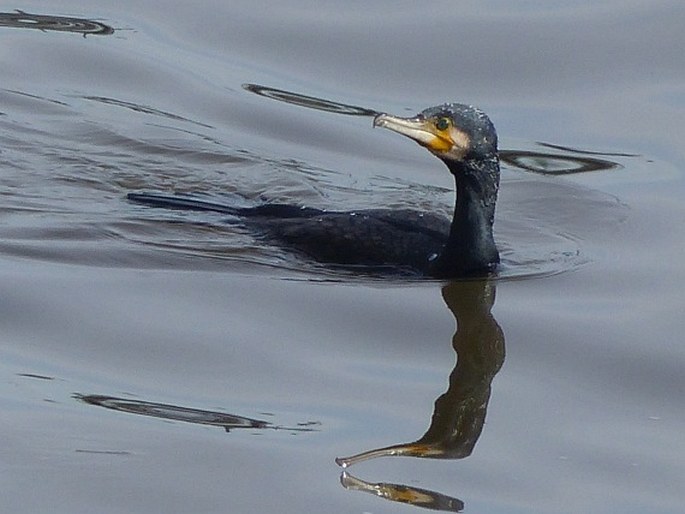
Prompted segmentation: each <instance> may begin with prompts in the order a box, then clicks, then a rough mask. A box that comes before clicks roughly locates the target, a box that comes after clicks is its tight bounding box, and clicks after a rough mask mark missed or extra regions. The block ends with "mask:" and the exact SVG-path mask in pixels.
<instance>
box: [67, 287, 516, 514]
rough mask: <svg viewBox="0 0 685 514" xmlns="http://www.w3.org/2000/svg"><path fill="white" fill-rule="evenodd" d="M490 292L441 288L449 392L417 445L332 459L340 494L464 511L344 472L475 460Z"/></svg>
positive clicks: (499, 350)
mask: <svg viewBox="0 0 685 514" xmlns="http://www.w3.org/2000/svg"><path fill="white" fill-rule="evenodd" d="M495 284H496V282H495V281H492V280H467V281H455V282H451V283H449V284H447V285H445V286H444V287H443V288H442V297H443V300H444V301H445V304H446V305H447V307H448V309H449V310H450V312H451V313H452V315H453V316H454V319H455V322H456V325H457V329H456V332H455V334H454V336H453V337H452V341H451V345H452V348H453V349H454V352H455V358H456V364H455V366H454V368H453V370H452V372H451V373H450V376H449V386H448V388H447V391H446V392H445V393H444V394H442V395H441V396H440V397H439V398H438V399H437V400H436V401H435V404H434V410H433V415H432V418H431V421H430V426H429V428H428V430H427V431H426V433H425V434H424V435H423V436H421V437H420V438H419V439H417V440H416V441H413V442H410V443H402V444H393V445H390V446H386V447H383V448H378V449H373V450H369V451H365V452H362V453H359V454H356V455H353V456H350V457H340V458H336V459H335V461H336V463H338V464H339V465H340V466H342V467H343V468H345V471H344V472H343V473H342V475H341V476H340V482H341V484H342V486H343V487H344V488H345V489H348V490H355V491H363V492H367V493H370V494H373V495H375V496H379V497H381V498H384V499H386V500H390V501H394V502H399V503H405V504H411V505H415V506H418V507H424V508H429V509H433V510H442V511H449V512H459V511H461V510H462V509H463V508H464V503H463V502H462V501H461V500H459V499H457V498H454V497H451V496H448V495H444V494H442V493H438V492H435V491H431V490H429V489H423V488H417V487H413V486H409V485H404V484H394V483H386V482H377V483H372V482H367V481H364V480H362V479H360V478H357V477H355V476H353V475H351V474H350V473H349V468H350V466H352V465H354V464H357V463H360V462H362V461H366V460H369V459H375V458H380V457H388V456H404V457H418V458H428V459H464V458H466V457H468V456H469V455H471V454H472V452H473V450H474V448H475V446H476V443H477V442H478V439H479V437H480V435H481V432H482V430H483V425H484V423H485V418H486V414H487V409H488V403H489V400H490V393H491V384H492V380H493V379H494V377H495V375H496V374H497V372H498V371H499V370H500V368H501V367H502V364H503V363H504V356H505V349H504V333H503V331H502V329H501V328H500V326H499V324H498V323H497V321H496V320H495V318H494V317H493V315H492V307H493V305H494V302H495V289H496V287H495ZM74 398H75V399H77V400H79V401H82V402H84V403H87V404H89V405H95V406H99V407H104V408H107V409H111V410H114V411H118V412H125V413H129V414H137V415H143V416H149V417H154V418H162V419H165V420H171V421H182V422H186V423H194V424H200V425H211V426H218V427H222V428H224V429H225V430H226V431H227V432H228V431H230V430H233V429H252V430H266V429H272V430H286V431H291V432H314V431H318V430H320V429H319V428H313V425H320V423H318V422H311V421H309V422H304V423H298V424H297V426H295V427H286V426H279V425H274V424H272V423H269V422H267V421H264V420H260V419H253V418H248V417H244V416H239V415H234V414H228V413H223V412H216V411H207V410H201V409H195V408H188V407H180V406H176V405H169V404H163V403H154V402H147V401H140V400H135V399H125V398H117V397H112V396H103V395H82V394H75V395H74Z"/></svg>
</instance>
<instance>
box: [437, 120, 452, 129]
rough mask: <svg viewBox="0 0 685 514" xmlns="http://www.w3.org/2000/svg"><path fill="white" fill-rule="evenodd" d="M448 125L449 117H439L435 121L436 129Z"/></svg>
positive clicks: (445, 127)
mask: <svg viewBox="0 0 685 514" xmlns="http://www.w3.org/2000/svg"><path fill="white" fill-rule="evenodd" d="M449 126H450V119H449V118H440V119H438V121H436V122H435V128H436V129H438V130H447V128H448V127H449Z"/></svg>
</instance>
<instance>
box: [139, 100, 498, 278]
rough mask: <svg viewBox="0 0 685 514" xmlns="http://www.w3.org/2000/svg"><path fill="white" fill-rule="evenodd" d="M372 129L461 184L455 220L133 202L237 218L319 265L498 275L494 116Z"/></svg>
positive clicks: (460, 108) (419, 119) (384, 118)
mask: <svg viewBox="0 0 685 514" xmlns="http://www.w3.org/2000/svg"><path fill="white" fill-rule="evenodd" d="M374 125H376V126H383V127H386V128H389V129H390V130H394V131H396V132H399V133H402V134H403V135H406V136H407V137H410V138H411V139H414V140H416V141H417V142H419V144H421V145H422V146H424V147H426V148H427V149H428V150H429V151H431V152H432V153H433V154H435V155H436V156H437V157H439V158H440V159H441V160H443V162H445V164H446V165H447V167H448V169H449V170H450V172H451V173H452V175H453V176H454V179H455V186H456V190H457V191H456V192H457V201H456V205H455V212H454V217H453V220H452V221H451V222H450V220H448V219H447V218H444V217H441V216H438V215H435V214H432V213H422V212H418V211H414V210H409V209H397V210H394V209H369V210H358V211H351V212H343V211H329V210H321V209H315V208H309V207H300V206H297V205H284V204H269V203H267V204H263V205H258V206H254V207H232V206H230V205H222V204H218V203H212V202H205V201H202V200H199V199H197V198H193V197H180V196H166V195H157V194H150V193H131V194H130V195H129V196H128V198H129V199H130V200H132V201H136V202H139V203H144V204H148V205H153V206H158V207H168V208H184V209H193V210H207V211H217V212H224V213H226V214H230V215H232V216H236V217H237V218H238V220H239V222H240V223H242V224H244V225H245V226H246V227H247V228H250V229H252V230H254V232H255V235H257V236H258V237H261V238H264V239H266V240H268V241H271V242H273V243H274V244H279V245H282V246H284V247H287V248H290V249H293V250H295V251H297V252H298V253H301V254H303V255H306V256H307V257H309V258H311V259H314V260H316V261H318V262H322V263H329V264H333V265H342V266H355V267H368V268H369V269H373V270H374V271H375V272H377V271H378V270H379V269H381V270H384V271H388V272H391V273H393V272H394V273H406V272H413V273H417V274H422V275H426V276H433V277H459V276H467V275H474V274H484V273H488V272H490V271H492V270H493V269H494V268H495V267H496V265H497V263H498V262H499V254H498V252H497V248H496V246H495V243H494V239H493V235H492V225H493V223H494V212H495V203H496V200H497V191H498V187H499V161H498V158H497V135H496V132H495V129H494V127H493V125H492V123H491V122H490V120H489V119H488V117H487V116H486V115H485V114H483V113H482V112H481V111H479V110H477V109H474V108H472V107H469V106H465V105H461V104H445V105H442V106H439V107H433V108H430V109H427V110H425V111H423V112H422V113H421V114H419V115H418V116H416V117H414V118H397V117H393V116H389V115H384V114H382V115H379V116H377V117H376V120H375V121H374Z"/></svg>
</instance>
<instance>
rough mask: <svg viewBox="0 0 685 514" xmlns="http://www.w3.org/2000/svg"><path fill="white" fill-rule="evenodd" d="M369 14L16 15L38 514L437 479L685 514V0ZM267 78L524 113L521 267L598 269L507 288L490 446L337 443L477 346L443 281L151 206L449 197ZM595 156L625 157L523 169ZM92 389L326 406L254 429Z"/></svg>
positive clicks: (17, 199)
mask: <svg viewBox="0 0 685 514" xmlns="http://www.w3.org/2000/svg"><path fill="white" fill-rule="evenodd" d="M129 4H130V5H129ZM356 7H358V6H353V7H350V6H347V5H346V6H344V7H343V8H341V7H340V5H339V3H336V2H319V3H318V4H317V8H316V9H312V8H311V5H308V4H305V3H301V2H298V1H289V2H284V3H277V4H276V3H270V4H269V5H268V6H266V5H261V4H259V3H257V4H256V3H255V2H254V1H250V2H246V1H241V0H239V1H236V2H230V3H216V4H212V5H209V4H207V5H204V6H202V8H200V9H198V6H197V5H196V4H192V3H173V2H172V3H168V4H166V5H165V6H163V7H162V8H160V5H159V3H149V4H148V3H145V2H143V3H140V2H136V3H135V5H134V3H132V2H129V3H128V4H127V3H126V2H124V3H123V4H117V5H116V6H113V5H110V4H106V3H103V2H98V1H95V2H91V3H89V4H88V7H87V9H86V11H83V9H84V8H83V7H80V8H79V9H78V10H77V11H76V12H75V11H74V9H73V7H72V6H68V5H60V4H59V3H58V4H51V7H50V8H51V10H53V12H54V13H56V14H59V15H60V16H62V17H65V18H68V19H74V18H79V19H83V20H95V21H96V22H98V23H103V24H104V25H106V26H110V27H115V33H114V34H110V35H108V36H107V37H91V36H87V37H85V38H84V37H82V35H81V33H78V32H77V33H70V32H58V31H52V30H45V31H39V30H35V27H32V29H31V30H27V29H23V28H7V27H5V26H0V37H2V38H3V42H2V51H0V54H1V55H0V58H1V59H2V68H3V85H2V87H3V89H1V90H0V167H1V168H2V173H1V175H2V177H1V178H0V196H1V198H2V202H0V203H1V204H2V206H1V208H0V260H1V261H2V266H0V269H1V270H2V271H1V273H2V280H1V281H0V284H2V285H1V286H0V289H1V293H2V298H3V301H2V304H1V305H0V320H1V321H2V326H3V345H2V351H0V354H1V356H2V364H1V365H0V405H2V412H3V419H4V422H3V439H4V441H5V445H4V453H3V463H4V465H5V467H6V469H8V470H9V471H10V472H9V473H8V474H7V479H8V480H9V482H8V487H7V488H6V489H7V490H6V491H5V495H4V497H3V506H4V507H5V508H6V509H7V510H8V511H13V512H22V511H23V512H29V511H30V512H41V511H54V510H55V509H60V508H61V509H62V510H64V511H65V512H66V511H69V512H74V511H86V510H87V511H98V512H108V511H114V509H117V510H121V509H125V510H127V511H132V512H135V511H148V512H154V511H158V510H160V508H162V509H163V510H165V512H195V511H203V512H219V511H223V510H225V509H226V506H227V505H228V506H230V507H231V509H233V510H234V511H237V512H255V511H258V512H269V511H272V512H286V513H287V512H309V511H311V510H321V511H326V512H349V511H350V510H356V511H359V512H366V511H373V512H394V511H395V509H397V508H398V505H397V503H395V502H396V501H399V502H404V503H407V502H406V501H405V500H407V499H419V500H422V501H424V500H426V501H427V500H430V499H431V498H432V499H433V500H435V501H436V502H437V501H438V500H439V501H443V502H444V503H442V505H444V506H446V507H449V508H452V509H457V508H460V507H461V503H459V502H463V503H464V508H465V510H466V511H473V512H477V511H483V512H486V511H487V512H496V511H506V512H511V511H521V512H532V511H536V512H549V513H562V512H569V511H574V512H580V511H587V512H650V513H652V512H654V513H658V514H671V513H675V512H680V510H681V509H682V504H683V500H684V498H683V492H682V486H681V481H682V480H681V478H680V477H682V476H683V474H684V472H683V462H684V461H685V459H683V456H685V448H684V447H683V443H682V440H683V438H682V435H681V434H682V433H683V427H685V419H684V418H683V409H682V406H681V403H682V402H681V400H680V396H678V395H677V394H676V392H677V391H680V390H682V389H683V387H684V386H683V375H682V373H681V370H682V368H683V365H684V363H685V354H684V353H683V345H682V344H681V340H682V334H683V331H684V330H685V327H683V321H682V312H681V311H682V303H683V302H682V300H683V293H682V291H683V287H682V286H683V282H684V281H685V276H684V275H683V267H682V262H681V260H682V259H680V255H681V254H682V245H683V241H685V233H684V232H683V227H685V224H684V223H681V221H682V220H685V212H684V211H683V204H682V196H683V191H685V182H684V181H683V178H682V173H681V171H680V168H682V162H683V156H684V153H683V147H682V144H681V141H682V137H683V133H684V129H683V122H682V120H683V119H684V116H683V105H684V103H683V101H682V100H683V98H684V97H683V93H682V90H683V89H682V84H683V83H684V79H685V77H683V73H684V70H683V67H682V57H681V53H682V52H681V49H682V48H683V46H684V45H685V42H684V41H683V31H682V27H681V25H682V22H681V20H682V19H683V16H684V15H685V12H684V9H685V8H684V7H683V5H682V4H681V3H677V2H662V3H658V4H655V3H645V2H631V3H628V4H626V3H625V2H608V3H607V2H605V3H601V4H592V5H591V4H587V3H586V2H563V3H562V2H553V3H546V4H545V5H544V6H540V5H537V4H534V3H533V2H517V3H513V4H512V3H507V2H503V1H492V2H486V3H461V4H458V5H457V4H455V3H454V2H447V1H445V2H437V3H435V2H434V3H432V4H431V8H430V9H426V8H425V6H422V5H419V4H408V3H406V5H405V4H399V5H398V4H397V3H396V2H393V3H390V2H374V3H372V4H368V5H366V4H365V5H364V6H363V8H356ZM25 9H26V10H27V11H32V12H34V13H36V12H38V10H37V9H29V7H26V8H25ZM41 9H44V7H41ZM43 14H50V13H47V12H43ZM119 27H126V30H120V29H119ZM245 83H253V84H266V85H269V86H270V87H273V88H276V89H279V90H282V91H286V92H296V93H297V94H301V95H305V96H307V97H310V98H314V99H328V100H327V101H334V102H336V103H338V104H339V105H350V106H367V107H371V108H372V109H379V110H387V111H390V112H394V113H397V114H411V113H415V112H416V111H418V110H420V109H422V108H424V107H426V106H428V105H434V104H437V103H440V102H443V101H464V102H468V103H474V104H477V105H479V106H481V107H483V108H484V109H485V110H486V111H487V112H488V113H489V114H490V115H491V117H492V119H493V120H494V121H495V123H496V125H497V127H498V131H499V134H500V136H501V139H500V140H501V142H502V144H501V147H502V149H503V150H504V151H505V153H504V157H505V159H504V161H505V163H504V174H503V181H502V188H501V198H500V203H499V205H498V214H497V215H498V220H497V225H496V229H497V230H499V234H500V236H501V237H503V243H504V245H505V246H504V248H503V251H504V254H505V256H507V257H509V258H518V259H519V260H522V259H524V258H530V260H531V261H533V262H538V264H539V262H540V255H541V254H543V256H544V258H545V259H546V260H545V261H544V262H550V257H551V256H556V257H559V258H561V259H562V264H564V266H562V267H563V269H564V270H565V271H566V272H565V273H560V274H545V273H543V274H542V275H543V277H542V278H536V279H531V278H529V277H527V278H525V279H520V280H508V281H500V282H498V284H497V301H496V303H495V306H494V308H493V310H492V314H493V316H494V317H495V318H496V321H497V323H498V324H499V326H501V328H502V330H503V331H504V333H505V335H506V341H507V346H506V350H507V351H506V359H505V361H504V365H503V366H502V368H501V370H500V371H499V372H498V373H497V374H496V376H495V377H494V379H493V380H492V384H491V387H492V391H491V395H490V400H489V402H488V403H487V418H486V423H485V424H484V426H483V430H482V433H480V437H478V439H477V442H476V444H475V445H474V446H473V447H472V448H471V450H472V451H470V455H469V456H468V457H467V458H463V459H458V460H431V459H411V458H405V459H402V458H397V459H377V460H373V461H369V462H363V463H362V462H360V463H358V465H356V464H355V465H354V466H352V467H351V468H350V469H349V470H348V472H349V473H351V475H350V476H348V477H347V479H346V480H344V483H343V486H345V487H348V489H347V490H346V489H344V488H343V487H341V483H340V469H339V468H338V467H337V466H336V465H335V462H334V458H335V457H339V456H345V455H352V454H355V453H358V452H363V451H365V450H372V449H377V448H382V447H386V446H388V445H396V444H403V443H404V442H407V441H416V440H417V439H419V438H420V437H422V435H423V434H426V432H427V430H428V428H429V427H430V426H431V422H432V420H433V418H432V416H433V414H434V412H435V403H436V399H438V398H439V397H441V395H443V394H444V393H446V391H448V389H449V385H450V380H449V379H448V376H449V375H450V373H451V372H452V371H453V370H454V369H455V359H456V356H455V352H454V349H453V348H452V345H451V341H452V337H453V336H454V334H455V332H456V328H455V321H454V316H453V315H452V314H451V313H450V311H449V309H448V308H447V307H446V305H445V302H444V300H443V298H442V296H441V294H440V287H441V286H442V284H435V283H429V284H417V283H410V284H402V285H398V284H392V285H389V284H383V283H379V282H377V281H364V280H356V281H353V280H349V281H348V280H345V279H342V280H341V278H340V277H339V276H337V277H336V280H316V281H310V280H308V278H310V271H311V270H308V269H306V268H305V269H304V270H302V269H301V268H300V269H299V271H298V270H297V269H296V266H298V265H301V263H299V262H297V261H295V262H293V261H288V260H284V259H283V256H282V255H280V254H278V253H276V254H274V253H268V252H266V253H264V252H263V250H264V249H263V248H261V247H259V246H258V245H256V244H255V242H254V240H252V239H251V238H250V237H248V235H246V234H244V233H238V234H231V235H228V234H227V233H226V229H225V226H224V225H223V224H222V220H221V218H220V217H218V216H217V217H212V218H203V217H201V216H193V215H191V214H188V213H184V214H181V213H167V212H151V211H150V210H147V211H143V210H136V209H135V208H133V207H132V206H131V205H130V204H128V203H126V202H125V201H123V198H124V196H125V194H126V193H127V192H129V191H131V190H138V189H154V190H158V191H164V192H171V191H176V192H181V193H200V194H204V195H210V196H212V197H213V198H216V197H217V196H219V195H226V197H228V198H233V199H235V198H238V197H242V198H243V200H254V201H256V200H259V199H261V198H263V195H264V194H265V193H266V192H268V193H269V194H270V195H272V196H271V198H278V199H284V200H292V199H304V200H306V201H307V202H308V203H317V204H320V205H325V206H330V205H335V206H339V207H340V206H341V207H344V208H348V207H351V206H354V207H355V208H356V207H358V206H369V204H373V205H377V204H378V203H382V204H383V205H387V206H393V207H397V206H406V205H411V206H414V207H418V208H430V209H435V210H438V211H440V212H449V209H450V205H451V201H452V197H451V190H450V186H451V184H450V182H449V177H447V176H446V173H445V171H444V169H443V168H442V167H441V164H440V163H439V162H437V161H435V162H433V161H434V159H432V158H431V157H430V156H427V155H425V152H424V151H423V150H421V149H419V148H416V147H415V145H413V146H412V145H407V144H406V141H400V140H399V138H393V137H391V136H390V135H387V134H383V133H382V132H381V131H374V130H372V128H371V126H370V125H371V123H370V120H369V119H368V118H364V117H354V116H338V115H335V114H332V113H329V112H321V111H318V110H313V109H302V108H301V106H298V105H290V104H285V103H283V102H274V101H271V100H269V99H267V98H264V97H263V96H258V95H254V94H251V93H250V92H249V91H246V90H245V89H243V88H242V84H245ZM329 107H330V105H329ZM537 142H543V143H544V144H545V145H550V144H551V145H553V146H554V147H550V146H543V145H540V144H538V143H537ZM560 147H561V148H560ZM507 151H509V152H511V151H513V152H515V153H513V154H511V153H510V154H506V152H507ZM559 156H561V157H559ZM583 159H590V160H592V161H593V162H594V161H610V162H614V163H618V164H619V165H620V166H618V167H615V168H612V169H602V170H596V171H588V172H587V173H573V174H564V175H563V176H559V175H554V174H549V173H548V174H538V173H531V172H530V171H531V170H524V169H523V167H525V166H528V167H534V168H536V169H537V170H538V171H540V170H546V171H550V170H557V171H558V170H559V169H564V165H565V164H568V163H575V164H573V165H574V166H576V165H578V163H581V164H582V163H583V162H588V161H584V160H583ZM560 161H561V163H560ZM241 195H242V196H241ZM540 234H542V235H544V236H545V239H544V241H545V243H544V245H543V244H542V243H541V242H540V240H539V238H538V236H539V235H540ZM198 248H199V249H201V250H198ZM540 248H544V249H545V251H544V252H540V251H539V250H540ZM575 250H578V251H580V254H581V257H582V259H581V260H580V262H579V261H576V260H572V263H573V266H565V264H568V261H563V257H564V254H565V253H567V252H568V251H575ZM231 252H241V253H231ZM555 252H557V253H555ZM559 252H560V253H559ZM227 255H232V256H233V257H234V258H233V259H227V258H226V256H227ZM273 259H276V262H277V265H275V266H273V265H272V264H273ZM255 260H257V261H258V262H260V263H261V266H257V267H255V266H254V265H252V263H254V261H255ZM553 264H554V267H556V266H557V263H556V262H553ZM294 267H295V268H294ZM569 268H570V269H569ZM283 277H288V278H297V280H281V278H283ZM462 327H463V324H462ZM476 355H477V354H476ZM456 362H457V363H459V360H458V359H456ZM462 364H464V362H463V361H462ZM466 369H467V370H468V369H469V368H468V367H466ZM471 369H478V368H471ZM457 383H458V384H459V383H463V382H457ZM76 392H81V393H83V394H93V395H102V396H105V395H106V396H107V397H108V398H116V399H121V398H126V399H127V400H128V399H131V400H132V401H134V402H137V403H136V405H138V406H139V407H140V406H142V407H151V406H152V407H154V408H161V407H160V406H162V407H164V409H163V412H164V413H165V414H172V415H173V414H181V415H183V416H186V415H193V416H194V415H200V414H202V415H210V416H211V415H212V413H214V414H216V413H221V414H225V413H235V414H237V415H238V417H240V418H241V419H248V420H257V421H260V422H265V423H270V424H272V425H273V426H275V427H298V426H299V425H298V424H299V423H309V422H316V423H317V425H316V426H315V430H313V431H311V432H309V431H306V432H305V431H303V432H299V431H298V432H297V435H296V436H295V437H294V436H293V433H289V432H287V431H285V430H251V429H247V430H235V431H232V432H231V433H230V434H226V433H225V431H223V430H221V429H217V428H216V427H213V426H204V425H202V424H197V423H186V422H183V423H181V422H179V421H178V420H177V419H176V420H174V419H172V417H167V418H161V417H150V416H145V415H132V414H130V413H128V412H118V411H115V410H112V409H103V408H97V407H96V406H92V405H88V404H86V403H84V402H79V401H76V400H75V399H74V398H72V395H73V394H74V393H76ZM170 406H173V408H169V407H170ZM177 409H180V410H177ZM186 409H187V410H186ZM143 410H144V409H143ZM155 412H157V411H155ZM452 412H453V413H454V412H455V411H452ZM469 448H470V447H469ZM343 478H345V477H343ZM36 483H40V487H39V488H37V487H36V486H35V484H36ZM84 484H85V485H84ZM360 491H365V492H368V493H371V494H360ZM380 493H383V494H387V495H388V497H387V498H388V499H392V500H394V501H393V502H391V501H384V500H383V499H382V498H375V497H373V496H379V495H380ZM372 495H373V496H372ZM431 495H433V496H431ZM436 504H437V503H436ZM414 505H418V503H414ZM423 505H424V506H425V505H429V502H428V503H425V502H424V503H423ZM112 506H114V507H112ZM401 508H406V509H408V510H412V509H411V508H410V507H404V506H403V507H401ZM414 510H415V509H414Z"/></svg>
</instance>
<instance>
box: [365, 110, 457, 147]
mask: <svg viewBox="0 0 685 514" xmlns="http://www.w3.org/2000/svg"><path fill="white" fill-rule="evenodd" d="M373 126H374V127H382V128H387V129H389V130H392V131H393V132H397V133H398V134H402V135H403V136H407V137H408V138H410V139H413V140H414V141H416V142H417V143H418V144H420V145H421V146H425V147H426V148H428V149H429V150H430V151H431V152H434V153H437V154H441V153H447V152H449V151H450V150H451V149H452V147H453V146H454V141H453V140H452V137H451V135H450V133H449V132H444V131H443V132H439V131H438V130H437V128H436V127H435V123H434V122H433V120H431V119H426V118H424V117H423V116H414V117H413V118H400V117H398V116H391V115H390V114H378V115H377V116H376V117H375V118H374V119H373Z"/></svg>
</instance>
